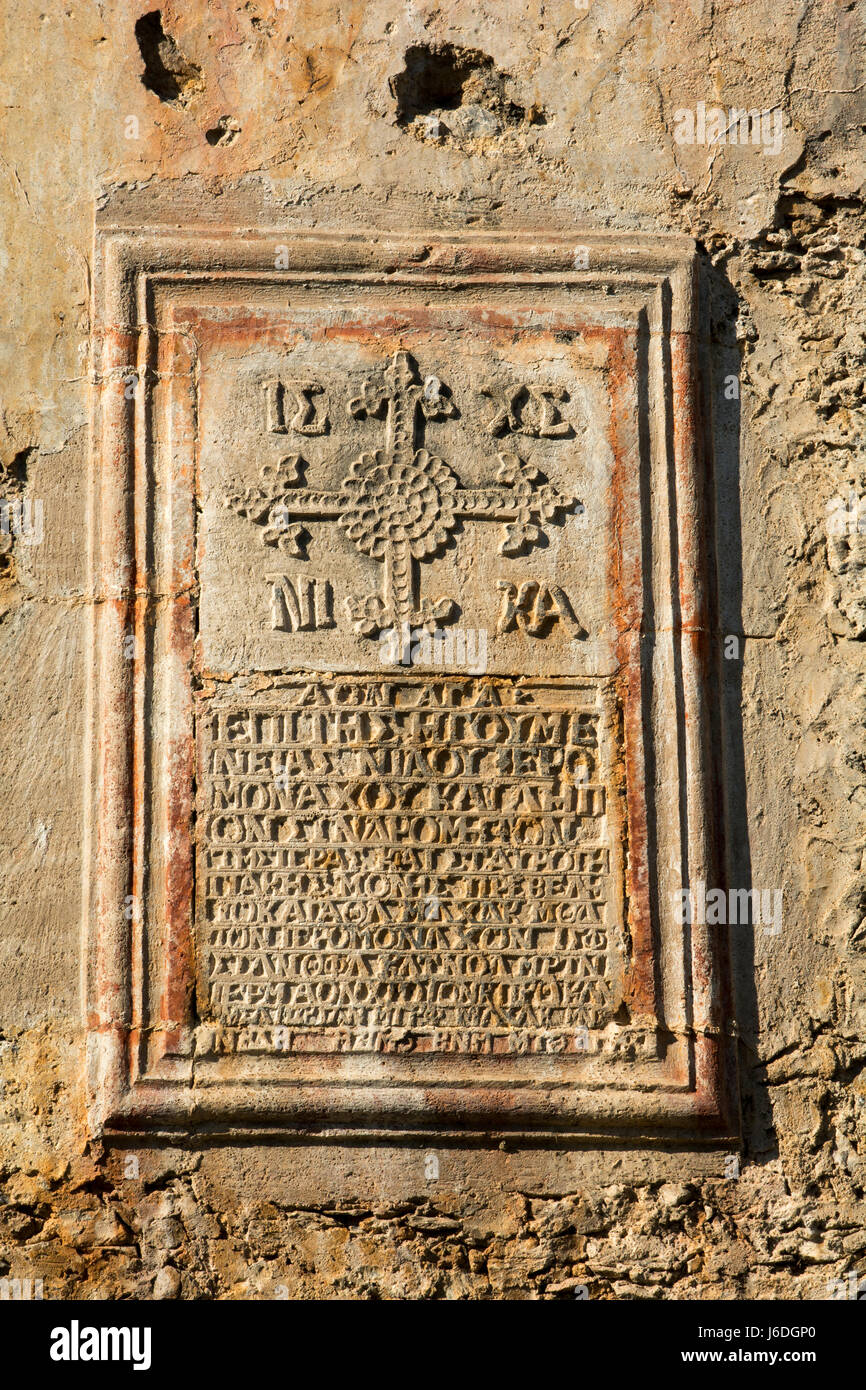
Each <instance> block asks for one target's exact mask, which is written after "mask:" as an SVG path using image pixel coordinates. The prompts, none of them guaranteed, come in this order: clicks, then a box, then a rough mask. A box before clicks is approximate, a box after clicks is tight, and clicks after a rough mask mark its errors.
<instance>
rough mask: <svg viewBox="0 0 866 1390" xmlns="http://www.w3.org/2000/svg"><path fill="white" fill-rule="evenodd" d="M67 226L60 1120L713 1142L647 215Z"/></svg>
mask: <svg viewBox="0 0 866 1390" xmlns="http://www.w3.org/2000/svg"><path fill="white" fill-rule="evenodd" d="M96 262H97V272H98V273H97V276H96V282H95V314H94V320H95V322H96V324H97V330H96V333H95V340H94V343H93V364H94V372H95V377H94V401H95V405H94V430H93V471H92V495H91V517H92V574H93V588H94V597H96V598H97V599H98V600H99V602H98V603H97V604H96V605H95V607H96V609H97V617H96V619H95V624H94V633H93V682H92V700H91V713H92V721H91V723H92V773H93V775H92V779H91V780H92V787H93V806H92V816H91V817H90V819H89V822H88V833H89V835H90V837H91V841H90V848H91V861H92V864H93V870H94V871H93V874H92V880H91V883H90V887H89V894H88V900H87V902H88V907H87V928H88V930H87V940H88V958H87V975H88V999H89V1015H88V1018H89V1027H90V1052H89V1067H88V1074H89V1078H90V1092H91V1110H92V1117H93V1122H94V1124H95V1126H96V1127H97V1128H108V1129H129V1128H138V1127H149V1128H153V1129H157V1130H172V1129H177V1128H180V1129H184V1128H190V1127H192V1126H196V1125H206V1126H208V1127H209V1128H210V1129H215V1130H230V1129H238V1128H249V1129H255V1130H256V1131H258V1132H261V1131H262V1130H263V1129H264V1130H266V1129H267V1128H269V1127H270V1128H272V1129H274V1130H277V1129H278V1130H279V1131H281V1132H287V1131H294V1132H300V1133H308V1134H310V1135H323V1134H326V1135H327V1134H339V1133H353V1132H357V1133H364V1134H367V1135H372V1134H399V1133H403V1134H411V1133H415V1132H418V1133H427V1134H433V1133H437V1134H439V1135H448V1134H460V1135H473V1134H474V1135H477V1136H480V1135H491V1134H502V1135H515V1134H518V1135H519V1134H521V1133H525V1134H527V1135H531V1134H535V1135H544V1134H548V1135H554V1136H555V1135H560V1136H563V1137H564V1136H579V1137H585V1138H593V1137H595V1138H597V1139H599V1140H600V1139H602V1138H604V1137H605V1136H618V1135H622V1136H626V1135H627V1136H630V1137H632V1138H642V1139H652V1138H656V1137H663V1138H666V1139H667V1140H668V1141H670V1140H672V1139H679V1140H683V1139H685V1140H688V1141H689V1142H700V1141H711V1142H718V1140H719V1139H720V1138H721V1137H724V1136H725V1135H727V1134H728V1133H729V1132H730V1130H731V1120H730V1114H731V1104H730V1099H731V1098H730V1086H731V1058H730V1043H729V1041H728V1038H729V1027H728V1022H727V1017H726V961H725V955H724V945H723V943H722V942H721V941H720V940H718V939H713V940H711V939H710V935H709V932H708V929H707V928H706V927H702V926H698V925H697V924H695V925H693V926H685V925H684V924H683V923H682V922H681V921H680V918H679V917H678V915H677V913H676V911H675V903H676V901H677V897H678V893H679V890H680V889H682V888H687V887H688V886H689V885H690V884H691V883H694V882H698V881H700V880H703V881H705V882H713V881H715V879H714V876H713V867H712V866H713V845H712V837H711V834H710V828H711V825H712V822H713V808H712V799H711V796H710V794H709V790H708V788H709V785H710V779H711V775H712V770H711V768H710V766H709V749H710V746H711V740H710V739H709V735H708V725H707V717H706V712H705V708H704V701H705V699H706V688H705V687H706V683H707V681H708V680H709V672H710V668H711V663H710V662H709V661H708V656H707V650H706V641H707V639H706V630H705V629H706V617H705V610H706V602H707V599H706V594H705V582H704V576H703V573H702V563H703V562H702V554H703V551H702V546H701V534H702V532H701V527H702V519H701V497H702V494H703V491H704V482H705V479H704V464H703V462H702V460H701V455H700V450H699V447H698V444H699V441H698V437H697V431H696V423H695V422H696V415H697V411H696V387H695V376H696V362H697V360H698V349H697V342H696V322H697V317H696V308H695V272H694V261H693V249H692V247H691V244H690V243H688V242H686V241H684V240H683V239H679V238H655V239H650V238H643V239H641V238H635V239H633V240H631V241H628V242H624V241H623V240H622V238H619V237H617V238H615V237H607V236H601V235H592V236H589V235H587V236H581V237H576V238H574V239H571V240H564V239H562V238H561V237H555V238H554V237H550V238H549V237H547V236H545V235H543V234H539V235H537V236H533V237H515V236H507V237H505V236H495V235H491V234H484V235H481V234H479V235H463V236H446V235H444V234H441V233H439V234H432V233H431V234H430V235H426V234H419V235H416V236H408V235H396V234H395V235H390V234H382V233H370V234H360V233H358V234H352V235H338V234H336V233H334V234H330V233H329V234H324V233H323V234H318V235H315V234H311V233H299V232H292V233H291V234H289V233H286V232H283V233H279V232H272V233H269V232H267V231H256V232H250V231H244V230H242V229H216V230H212V231H196V232H186V233H183V234H179V233H177V232H173V231H168V230H163V229H159V228H154V229H149V230H147V231H141V230H135V229H125V228H122V227H116V226H102V227H100V228H99V229H98V233H97V255H96Z"/></svg>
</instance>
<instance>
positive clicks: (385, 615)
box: [226, 351, 575, 637]
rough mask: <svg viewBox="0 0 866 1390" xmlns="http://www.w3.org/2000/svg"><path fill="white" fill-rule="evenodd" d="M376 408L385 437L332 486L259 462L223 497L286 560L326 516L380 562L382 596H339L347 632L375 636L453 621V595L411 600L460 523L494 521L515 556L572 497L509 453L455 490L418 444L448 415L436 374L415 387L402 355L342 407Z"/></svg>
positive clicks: (446, 471) (443, 468)
mask: <svg viewBox="0 0 866 1390" xmlns="http://www.w3.org/2000/svg"><path fill="white" fill-rule="evenodd" d="M383 410H384V411H385V412H386V422H385V439H384V442H383V446H382V448H380V449H376V450H375V451H364V452H363V453H361V454H359V456H358V457H357V458H356V459H354V460H353V461H352V463H351V464H350V466H349V473H348V476H347V477H346V478H345V479H344V480H343V482H342V484H341V485H340V487H339V488H333V489H316V488H306V487H301V486H299V482H300V468H301V458H300V455H298V454H293V455H290V456H289V457H288V458H285V459H283V460H282V461H281V462H280V463H279V464H278V465H276V466H275V465H273V464H265V466H264V467H263V468H262V469H261V472H260V475H259V476H260V479H261V482H260V484H259V485H254V486H253V487H248V488H244V489H242V490H238V491H236V492H233V493H231V494H230V495H229V496H227V497H226V505H227V506H230V507H232V508H233V509H234V510H235V511H237V512H239V513H240V515H241V516H245V517H248V518H249V519H250V520H251V521H254V522H257V523H258V524H259V525H261V526H263V527H264V528H265V529H264V531H263V534H262V540H263V542H264V543H265V544H266V545H277V546H279V547H280V548H281V549H282V550H284V551H286V552H288V553H289V554H290V555H293V556H295V557H303V556H304V552H305V547H306V542H305V540H304V536H305V534H306V527H305V526H304V524H303V523H304V521H306V520H311V521H329V520H336V521H337V522H338V523H339V525H340V526H341V527H342V528H343V530H344V531H345V533H346V535H347V536H348V537H349V539H350V540H351V541H353V542H354V544H355V545H356V546H357V547H358V549H359V550H360V551H362V552H363V554H365V555H370V556H371V557H372V558H373V559H375V560H380V561H381V562H382V564H383V566H384V575H383V583H382V591H381V593H378V594H365V595H361V596H359V597H350V598H347V600H346V607H347V611H348V614H349V617H350V619H351V621H352V623H353V624H354V626H355V630H356V631H357V632H358V633H360V634H361V635H362V636H364V637H376V636H377V635H378V633H379V632H381V631H384V630H387V629H389V628H396V629H398V630H400V631H402V630H403V629H404V628H405V627H410V628H426V629H427V630H428V631H433V630H434V629H435V628H436V627H439V626H441V625H443V624H445V623H449V622H453V620H454V618H455V616H456V614H457V612H458V606H457V604H456V603H455V602H454V600H453V599H450V598H446V597H441V598H438V599H435V600H430V599H427V598H422V597H421V596H420V595H419V575H418V562H419V561H420V560H428V559H430V558H431V557H432V556H434V555H436V554H437V553H438V552H439V551H441V549H442V547H443V546H444V545H445V544H446V542H447V540H448V537H449V536H450V535H451V533H452V532H453V531H454V529H455V527H456V525H457V522H458V520H460V519H461V518H464V517H465V518H469V517H472V518H478V519H482V520H495V521H504V522H505V523H506V526H505V530H504V535H503V538H502V541H501V543H500V546H499V550H500V554H503V555H519V554H520V553H521V551H522V550H523V549H524V547H527V546H531V545H533V544H534V543H535V542H536V541H537V540H539V539H540V537H541V534H542V529H543V528H542V523H543V522H544V521H548V520H550V519H551V518H552V517H553V516H554V515H555V514H556V512H557V511H560V510H565V509H566V508H568V507H570V506H572V505H573V503H574V501H575V499H574V498H573V497H570V496H568V495H566V494H564V493H561V492H560V491H559V490H558V489H557V488H555V487H554V486H553V485H552V484H551V483H546V482H542V481H541V474H540V473H539V471H538V469H537V468H535V467H534V466H533V465H532V464H529V463H527V462H525V461H524V460H523V459H521V458H520V457H519V456H518V454H517V453H514V452H507V453H500V454H499V455H498V458H499V471H498V483H500V484H502V486H496V485H493V486H490V487H480V488H465V487H462V486H461V485H460V482H459V480H458V478H457V477H456V475H455V474H454V473H453V472H452V470H451V469H450V468H449V466H448V464H447V463H444V462H443V460H442V459H441V458H437V457H436V456H435V455H434V454H431V453H430V452H429V451H428V450H427V449H426V448H425V447H424V429H425V424H426V422H427V421H429V420H444V419H447V418H448V417H450V416H454V415H456V414H457V409H456V407H455V405H454V402H453V401H452V399H451V396H450V395H449V394H448V392H447V390H446V389H445V388H444V387H443V385H442V383H441V381H439V379H438V377H435V376H428V377H427V378H426V380H424V381H423V382H422V381H421V379H420V377H419V374H418V368H417V365H416V363H415V361H414V359H413V358H412V357H411V356H410V355H409V353H408V352H404V351H398V352H395V353H394V355H393V357H392V359H391V361H390V363H389V365H388V366H387V367H386V368H385V369H384V370H383V372H382V373H381V375H380V376H379V378H378V379H377V380H374V381H365V382H364V384H363V387H362V390H361V393H360V395H358V396H356V397H354V398H353V399H352V400H350V401H349V411H350V413H351V414H352V415H353V416H354V417H355V418H356V419H365V418H367V417H374V416H380V415H381V413H382V411H383Z"/></svg>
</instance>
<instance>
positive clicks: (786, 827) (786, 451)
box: [0, 0, 866, 1298]
mask: <svg viewBox="0 0 866 1390" xmlns="http://www.w3.org/2000/svg"><path fill="white" fill-rule="evenodd" d="M149 13H152V12H150V11H148V10H147V7H146V6H144V5H141V4H131V3H123V4H119V5H111V6H108V5H104V6H101V5H99V4H96V3H90V2H89V0H83V2H82V3H72V4H64V3H61V0H45V2H44V3H42V4H36V3H31V4H28V5H26V6H10V7H7V9H6V12H5V14H4V16H3V17H2V20H0V24H2V43H0V53H2V58H0V132H2V133H0V188H2V202H3V223H4V230H5V237H4V240H3V243H2V246H0V255H2V310H3V336H2V371H0V466H2V475H0V477H2V487H0V495H2V497H3V498H5V499H11V498H20V497H23V498H28V499H32V501H33V502H34V504H35V503H36V502H39V503H41V508H42V524H43V529H44V534H43V537H42V540H41V543H39V544H28V543H26V541H27V539H28V538H26V537H24V536H17V537H16V536H14V535H13V536H0V543H2V545H0V548H2V550H3V554H2V555H0V560H2V564H3V569H2V572H0V648H2V656H0V682H2V688H3V703H2V726H0V728H2V733H0V759H2V787H3V796H2V798H0V817H2V829H0V845H2V858H3V868H2V875H0V904H2V931H0V1071H2V1093H0V1123H2V1129H0V1134H2V1141H0V1179H2V1187H0V1191H2V1198H0V1201H2V1205H0V1275H3V1276H6V1277H13V1278H14V1277H17V1278H26V1277H30V1276H32V1277H36V1278H40V1277H41V1278H42V1279H43V1280H44V1290H45V1296H46V1297H60V1296H64V1295H65V1296H73V1297H117V1296H130V1295H132V1296H143V1297H149V1296H153V1297H178V1296H182V1297H192V1298H194V1297H275V1296H276V1297H279V1296H286V1295H287V1296H290V1297H294V1296H310V1295H313V1296H332V1297H359V1296H360V1297H412V1298H413V1297H509V1298H522V1297H537V1296H543V1297H571V1298H573V1297H574V1296H575V1289H576V1288H577V1287H578V1286H581V1285H583V1286H586V1287H587V1288H588V1290H589V1292H590V1295H591V1296H592V1297H605V1298H610V1297H641V1298H642V1297H659V1296H665V1297H667V1296H676V1297H693V1298H694V1297H697V1298H700V1297H719V1296H720V1297H769V1296H773V1297H782V1298H799V1297H804V1296H805V1297H819V1298H820V1297H826V1296H827V1289H828V1284H827V1281H828V1279H830V1278H840V1277H842V1276H846V1277H847V1275H848V1274H849V1273H850V1272H854V1273H855V1274H857V1275H858V1276H860V1275H862V1276H863V1277H864V1278H866V1235H864V1233H863V1230H862V1218H863V1206H862V1195H863V1186H864V1175H866V1147H864V1146H866V1136H864V1126H866V1083H864V1080H863V1076H862V1068H863V1063H864V1060H866V1009H864V1002H863V987H864V960H866V955H864V952H866V880H864V873H863V868H864V864H863V843H864V835H863V829H864V810H866V777H864V761H863V740H862V733H861V730H862V725H863V717H864V684H866V682H864V661H863V652H864V647H863V639H864V637H866V587H864V585H866V579H864V576H866V556H864V545H866V540H864V534H863V531H862V530H858V529H857V525H856V516H855V521H854V525H853V526H851V525H850V524H847V525H845V526H843V527H842V528H841V529H840V528H839V527H838V526H835V527H834V526H833V525H832V524H831V517H832V515H834V511H833V507H834V504H833V499H834V498H836V499H842V501H843V502H844V504H845V506H846V508H848V514H849V515H850V510H851V501H850V499H851V497H852V496H853V497H854V498H858V497H862V496H863V494H864V493H866V462H864V457H863V452H862V436H863V414H862V409H863V392H864V375H866V347H864V333H863V319H862V304H863V275H864V250H863V232H864V223H863V208H862V175H863V155H862V150H863V144H862V136H863V127H864V116H863V90H864V86H863V76H862V70H861V67H860V66H859V64H858V54H862V52H863V51H864V34H863V32H862V24H863V15H862V10H861V11H860V12H859V13H858V7H857V6H856V4H854V3H850V4H849V3H832V0H799V2H795V0H779V2H778V3H774V4H769V3H761V2H760V0H740V2H739V3H736V2H735V0H728V3H724V0H719V2H718V3H713V0H661V3H657V4H654V5H648V4H640V3H637V0H635V3H633V4H631V3H628V4H626V3H622V0H590V3H589V4H588V6H587V7H583V6H582V5H576V4H574V3H572V0H551V3H544V4H537V3H533V4H527V5H518V4H516V3H515V4H511V3H507V0H487V3H484V0H481V3H478V0H472V3H468V0H467V3H464V0H456V2H455V3H451V4H448V5H438V4H435V3H432V0H430V2H429V3H428V0H419V2H418V3H408V4H397V3H395V2H394V0H368V3H360V0H359V3H346V4H341V5H335V4H333V3H329V2H328V0H306V3H302V2H301V0H288V3H287V4H286V5H285V6H279V7H278V6H277V5H275V4H273V3H270V0H248V3H246V4H240V3H232V0H211V3H206V0H191V2H190V3H187V4H183V5H179V4H178V5H175V4H173V3H166V4H165V5H163V7H162V10H161V20H154V19H146V20H144V21H143V22H139V21H142V16H145V15H147V14H149ZM467 50H468V51H469V52H468V56H467ZM478 55H483V56H482V57H479V56H478ZM455 74H456V76H455ZM699 102H704V103H705V104H706V105H707V106H711V105H713V104H716V103H718V104H720V105H722V106H724V107H725V108H728V107H731V106H737V107H742V108H747V109H748V108H752V109H761V110H763V111H765V112H766V113H768V114H767V121H768V124H767V133H768V135H769V136H770V137H771V138H770V139H768V141H766V142H765V143H763V144H761V145H759V146H753V145H747V146H732V145H730V144H724V145H721V144H717V145H715V146H713V147H712V148H711V147H708V146H707V145H706V144H698V143H694V144H687V143H682V144H681V143H678V142H677V141H676V139H675V130H676V126H677V122H676V119H675V112H676V111H677V110H678V109H681V108H691V109H694V108H696V106H697V104H698V103H699ZM775 112H780V113H781V116H782V118H783V129H782V133H781V138H780V140H779V141H778V142H776V141H775V140H774V131H775V130H776V129H777V128H776V127H775V125H774V124H773V122H774V121H775V116H774V115H773V113H775ZM776 144H777V145H778V147H777V148H776ZM109 202H110V204H111V206H112V208H113V209H116V210H117V211H118V214H121V213H122V214H123V215H124V216H127V217H130V218H133V219H138V218H142V219H144V218H148V219H153V218H156V219H157V220H159V219H162V220H170V221H183V220H184V219H185V218H193V217H202V216H203V217H207V218H210V219H211V220H213V221H215V222H225V223H232V222H236V221H240V222H243V221H244V220H250V221H252V220H255V218H256V217H258V216H266V217H267V218H268V219H269V220H270V221H271V223H279V222H281V221H283V220H284V221H285V225H286V227H287V228H289V229H290V228H291V226H292V225H303V226H308V227H311V226H356V225H359V224H361V223H366V224H367V225H370V226H380V227H390V228H395V229H400V230H404V229H408V228H412V227H418V226H429V227H436V226H439V227H449V228H467V227H474V228H497V229H501V228H507V227H514V228H528V229H531V228H560V229H569V228H573V227H574V226H575V225H576V226H579V227H580V226H588V227H592V226H595V227H608V228H614V229H622V230H623V231H644V232H646V231H649V232H652V231H671V232H685V233H688V234H690V235H691V236H693V237H694V238H695V239H696V240H697V242H698V243H699V246H700V248H701V251H702V256H703V260H704V285H705V292H706V296H707V299H708V301H709V306H710V314H709V320H710V321H709V335H708V342H707V346H706V363H707V368H708V370H709V371H711V372H712V379H711V385H710V389H709V392H708V402H707V404H708V406H709V410H710V413H711V416H712V425H713V431H714V433H715V441H716V459H717V471H716V477H715V480H714V484H713V491H714V497H715V508H714V510H715V546H714V551H715V563H716V567H717V570H718V574H719V595H720V598H719V614H718V634H717V642H718V649H719V658H720V661H719V665H720V671H721V673H722V678H723V679H724V683H725V691H724V700H723V709H724V714H725V728H724V740H725V758H724V763H725V772H726V777H725V787H724V792H723V791H722V789H721V788H720V791H719V801H720V806H721V804H722V802H723V801H724V803H725V807H726V811H727V817H726V823H727V829H726V837H727V838H726V849H727V858H728V872H729V875H730V881H731V882H732V883H734V884H748V883H751V884H752V885H754V886H757V887H761V888H765V889H777V888H781V889H782V890H783V892H784V914H783V924H782V932H781V934H780V935H779V936H770V935H764V934H762V933H761V932H760V931H758V932H756V933H755V934H754V936H753V934H752V932H751V931H750V930H748V929H745V928H735V929H734V930H733V932H732V938H733V939H732V948H733V954H734V962H735V980H736V992H737V1013H738V1018H739V1025H740V1038H741V1042H740V1065H741V1078H740V1084H741V1091H742V1097H743V1133H744V1141H743V1152H742V1156H741V1164H742V1166H741V1168H740V1171H739V1176H737V1177H733V1176H725V1174H726V1171H727V1172H728V1173H729V1174H730V1173H731V1172H732V1165H731V1164H730V1162H728V1163H727V1169H726V1159H725V1155H723V1154H717V1155H710V1156H703V1157H696V1156H694V1155H690V1154H688V1153H686V1154H675V1153H672V1154H658V1153H655V1154H641V1153H634V1152H622V1151H620V1152H616V1153H610V1154H608V1155H606V1156H604V1158H600V1157H598V1156H594V1155H591V1154H585V1153H581V1152H580V1151H571V1152H555V1151H545V1150H541V1149H539V1150H534V1151H531V1152H528V1153H527V1152H524V1153H512V1152H504V1153H503V1152H501V1151H500V1150H499V1149H495V1150H493V1151H492V1152H486V1151H483V1150H481V1151H475V1150H459V1149H457V1150H453V1151H449V1152H445V1153H443V1152H439V1153H438V1154H437V1159H438V1163H439V1176H438V1178H434V1177H432V1176H431V1175H430V1173H431V1169H430V1167H429V1165H428V1163H427V1156H426V1154H425V1152H424V1151H423V1150H413V1149H396V1150H393V1151H388V1152H386V1151H384V1150H381V1149H376V1148H375V1147H373V1148H363V1147H359V1148H356V1149H340V1150H336V1151H333V1150H322V1149H316V1148H309V1147H307V1148H304V1147H295V1148H291V1149H284V1148H281V1147H279V1146H269V1147H251V1148H244V1147H234V1148H233V1147H232V1146H231V1145H222V1146H220V1147H216V1146H215V1147H213V1148H209V1149H206V1150H204V1151H201V1152H196V1151H189V1152H181V1151H179V1150H158V1149H157V1150H148V1149H145V1148H144V1147H143V1146H139V1147H132V1148H129V1149H127V1150H125V1151H121V1152H114V1153H109V1152H106V1150H105V1149H104V1148H103V1147H101V1146H100V1145H98V1144H94V1143H92V1142H90V1141H89V1140H88V1138H87V1135H86V1133H85V1129H84V1123H83V1096H82V1092H81V1024H80V1014H81V1006H80V986H79V971H80V965H79V961H80V937H81V920H80V919H81V910H80V902H81V855H82V834H81V824H82V803H83V796H84V789H83V787H82V775H83V774H82V755H81V750H82V746H83V721H84V713H85V710H84V702H85V696H84V691H85V676H86V671H85V664H86V641H85V635H86V613H85V604H84V601H83V595H84V591H85V562H86V533H87V515H86V468H87V450H88V445H87V420H88V362H87V344H88V334H89V265H90V257H91V242H92V232H93V214H94V206H103V205H105V204H107V203H109ZM731 376H733V377H736V378H738V380H739V392H740V394H739V398H738V399H737V398H736V397H735V398H733V399H732V398H731V396H732V391H731V389H730V386H729V384H728V378H730V377H731ZM835 515H837V516H838V503H837V505H836V512H835ZM29 539H34V538H33V537H30V538H29ZM731 635H733V636H736V637H738V638H739V645H738V647H737V649H736V654H735V655H731V656H728V655H727V652H733V651H734V648H732V647H728V648H727V649H726V647H725V638H726V637H728V636H731Z"/></svg>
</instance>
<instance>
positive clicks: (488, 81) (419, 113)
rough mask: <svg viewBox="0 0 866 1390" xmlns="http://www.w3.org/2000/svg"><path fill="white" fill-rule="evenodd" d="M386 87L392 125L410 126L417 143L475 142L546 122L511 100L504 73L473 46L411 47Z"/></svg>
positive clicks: (537, 112)
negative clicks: (450, 139) (391, 102)
mask: <svg viewBox="0 0 866 1390" xmlns="http://www.w3.org/2000/svg"><path fill="white" fill-rule="evenodd" d="M389 86H390V89H391V94H392V96H393V97H394V100H395V102H396V114H395V119H396V123H397V125H399V126H403V127H404V128H406V127H411V128H412V130H413V133H415V134H416V135H418V136H419V137H420V138H422V139H424V138H426V139H432V140H434V141H436V140H441V139H444V138H446V137H448V136H453V137H455V138H457V139H477V138H484V137H489V136H495V135H499V134H501V133H502V132H503V131H505V130H507V129H508V128H514V127H517V126H522V125H525V124H528V125H544V124H545V123H546V116H545V113H544V111H543V109H542V108H541V107H540V106H538V105H532V106H524V105H523V104H521V102H519V101H518V100H516V98H515V97H514V95H513V94H512V92H511V90H510V87H511V78H510V76H509V75H508V73H503V72H500V71H499V69H498V68H497V67H496V64H495V63H494V61H493V59H492V58H491V57H490V55H489V54H487V53H482V52H481V51H480V50H479V49H475V48H460V47H458V46H457V45H455V44H450V43H443V44H415V45H413V46H412V47H410V48H407V50H406V54H405V59H404V67H403V70H402V71H401V72H398V73H396V74H395V75H394V76H393V77H392V78H391V79H390V81H389Z"/></svg>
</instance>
